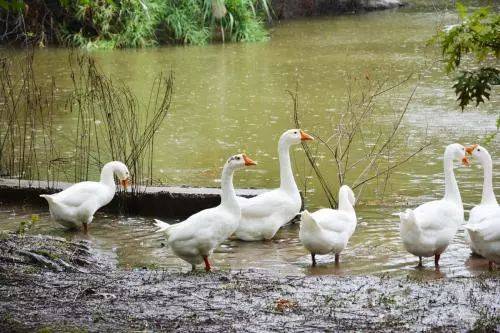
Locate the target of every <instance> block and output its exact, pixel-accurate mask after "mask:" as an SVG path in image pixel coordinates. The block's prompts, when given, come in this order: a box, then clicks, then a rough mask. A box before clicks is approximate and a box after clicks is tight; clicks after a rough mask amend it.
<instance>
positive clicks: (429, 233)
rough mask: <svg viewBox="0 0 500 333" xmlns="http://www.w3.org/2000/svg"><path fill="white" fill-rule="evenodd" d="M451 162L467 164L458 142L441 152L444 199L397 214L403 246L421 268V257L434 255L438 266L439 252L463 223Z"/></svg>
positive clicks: (460, 200)
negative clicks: (442, 156) (413, 256)
mask: <svg viewBox="0 0 500 333" xmlns="http://www.w3.org/2000/svg"><path fill="white" fill-rule="evenodd" d="M454 160H461V161H462V163H463V164H464V165H469V161H468V159H467V157H466V156H465V147H464V146H462V145H460V144H458V143H454V144H451V145H449V146H447V147H446V150H445V152H444V159H443V164H444V181H445V191H444V192H445V194H444V198H443V199H441V200H435V201H431V202H427V203H425V204H423V205H420V206H418V207H417V208H415V209H414V210H411V209H407V210H406V211H405V212H403V213H398V214H397V215H399V217H400V219H401V225H400V234H401V238H402V240H403V244H404V246H405V248H406V250H407V251H408V252H410V253H411V254H414V255H416V256H418V257H419V266H422V257H432V256H434V264H435V266H436V267H438V266H439V258H440V256H441V253H443V252H444V250H445V249H446V248H447V247H448V245H449V244H450V242H451V240H452V239H453V237H454V236H455V233H456V232H457V229H458V226H459V225H460V224H461V223H463V221H464V209H463V205H462V198H461V197H460V191H459V189H458V185H457V181H456V179H455V174H454V173H453V161H454Z"/></svg>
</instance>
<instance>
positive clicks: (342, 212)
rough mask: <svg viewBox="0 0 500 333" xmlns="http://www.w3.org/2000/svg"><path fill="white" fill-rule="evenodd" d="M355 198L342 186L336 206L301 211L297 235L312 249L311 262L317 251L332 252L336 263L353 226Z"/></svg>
mask: <svg viewBox="0 0 500 333" xmlns="http://www.w3.org/2000/svg"><path fill="white" fill-rule="evenodd" d="M354 204H355V198H354V193H353V192H352V190H351V188H350V187H349V186H347V185H343V186H342V187H340V190H339V208H338V209H337V210H335V209H330V208H323V209H320V210H318V211H316V212H314V213H309V212H308V211H307V210H305V211H303V212H302V219H301V223H300V232H299V238H300V241H301V242H302V244H303V245H304V247H305V248H306V249H307V250H308V251H309V252H311V259H312V265H313V266H316V254H328V253H335V263H336V264H338V263H339V260H340V252H342V250H343V249H344V248H345V247H346V245H347V242H348V241H349V238H351V236H352V234H353V233H354V230H355V229H356V224H357V219H356V212H355V211H354Z"/></svg>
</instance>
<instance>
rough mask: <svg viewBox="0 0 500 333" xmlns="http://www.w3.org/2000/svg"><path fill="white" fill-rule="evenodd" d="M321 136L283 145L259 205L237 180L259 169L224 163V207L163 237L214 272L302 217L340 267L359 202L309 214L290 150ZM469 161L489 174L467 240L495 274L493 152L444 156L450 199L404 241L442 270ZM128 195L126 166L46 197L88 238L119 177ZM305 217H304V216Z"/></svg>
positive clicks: (499, 248) (457, 148) (316, 247)
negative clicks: (458, 167)
mask: <svg viewBox="0 0 500 333" xmlns="http://www.w3.org/2000/svg"><path fill="white" fill-rule="evenodd" d="M307 140H313V137H312V136H311V135H309V134H307V133H306V132H304V131H303V130H301V129H291V130H288V131H286V132H284V133H283V134H282V135H281V137H280V139H279V142H278V155H279V163H280V186H279V188H276V189H274V190H271V191H268V192H265V193H263V194H260V195H258V196H255V197H253V198H243V197H239V196H237V195H236V192H235V189H234V186H233V174H234V172H235V171H236V170H239V169H243V168H246V167H249V166H253V165H256V164H257V163H256V162H254V161H253V160H252V159H251V158H250V157H248V156H247V155H245V154H237V155H234V156H231V157H230V158H229V159H228V160H227V161H226V162H225V164H224V167H223V169H222V176H221V190H222V194H221V202H220V204H219V205H218V206H217V207H214V208H209V209H205V210H202V211H200V212H198V213H196V214H194V215H192V216H190V217H189V218H187V219H186V220H184V221H182V222H180V223H176V224H168V223H165V222H163V221H160V220H155V224H156V226H157V227H158V230H157V232H162V233H164V234H165V236H166V240H167V244H168V247H169V248H170V249H171V250H172V251H173V253H174V254H175V255H177V256H178V257H179V258H181V259H183V260H184V261H186V262H188V263H190V264H191V266H192V269H193V270H194V269H195V268H196V265H199V264H201V263H204V265H205V270H206V271H210V270H211V265H210V261H209V257H210V256H211V254H212V253H213V251H214V250H215V249H216V248H217V247H218V246H219V245H220V244H221V243H222V242H224V241H225V240H227V239H228V238H230V237H234V238H236V239H239V240H242V241H263V240H271V239H272V238H273V237H274V236H275V235H276V232H277V231H278V230H279V229H280V228H281V227H282V226H284V225H285V224H287V223H289V222H290V221H291V220H292V219H294V218H295V217H296V216H300V231H299V239H300V241H301V243H302V245H303V246H304V247H305V248H306V249H307V250H308V251H309V252H310V253H311V260H312V265H313V266H315V265H316V255H324V254H330V253H332V254H334V255H335V263H336V264H338V263H339V261H340V253H341V252H342V251H343V250H344V249H345V247H346V246H347V243H348V242H349V239H350V238H351V236H352V235H353V233H354V232H355V229H356V224H357V217H356V211H355V208H354V206H355V202H356V200H355V196H354V192H353V191H352V189H351V188H350V187H349V186H347V185H342V186H341V187H340V189H339V196H338V202H339V204H338V209H336V210H335V209H329V208H323V209H320V210H318V211H315V212H312V213H311V212H309V211H307V210H304V211H303V212H300V210H301V207H302V199H301V196H300V192H299V189H298V187H297V184H296V183H295V179H294V176H293V171H292V165H291V161H290V148H291V147H292V146H294V145H297V144H300V143H301V142H303V141H307ZM467 155H469V156H472V157H473V158H474V159H476V160H477V161H478V162H479V164H481V165H482V167H483V170H484V184H483V193H482V200H481V203H480V204H479V205H477V206H475V207H474V208H473V209H472V210H471V212H470V215H469V221H468V223H466V224H465V229H466V230H467V233H466V239H467V242H468V244H469V245H470V248H471V250H472V251H473V252H474V253H476V254H479V255H481V256H483V257H484V258H486V259H487V260H488V262H489V268H490V269H492V268H493V264H494V263H500V207H499V206H498V203H497V200H496V198H495V194H494V192H493V184H492V178H493V176H492V160H491V155H490V154H489V153H488V151H487V150H486V149H485V148H484V147H481V146H479V145H477V144H475V145H472V146H469V147H464V146H462V145H460V144H458V143H454V144H450V145H449V146H447V147H446V149H445V152H444V159H443V164H444V179H445V190H444V196H443V198H442V199H440V200H435V201H430V202H426V203H423V204H422V205H420V206H418V207H416V208H415V209H407V210H406V211H404V212H401V213H397V214H394V215H397V216H399V218H400V221H401V223H400V236H401V240H402V243H403V245H404V247H405V249H406V250H407V251H408V252H409V253H411V254H413V255H415V256H417V257H418V258H419V266H422V258H423V257H434V263H435V266H436V267H438V266H439V259H440V256H441V255H442V254H443V252H445V250H446V248H447V247H448V245H449V244H450V243H451V242H452V240H453V238H454V237H455V234H456V232H457V230H458V228H459V226H460V225H461V224H463V223H464V209H463V204H462V199H461V196H460V191H459V188H458V184H457V181H456V179H455V175H454V171H453V169H454V161H460V162H462V164H464V165H469V159H468V157H467ZM115 176H116V177H117V178H118V179H119V181H120V184H121V185H122V186H123V187H124V188H126V187H127V185H128V183H129V179H130V172H129V170H128V168H127V167H126V166H125V164H123V163H122V162H118V161H113V162H109V163H107V164H106V165H104V167H103V169H102V172H101V178H100V181H99V182H90V181H87V182H81V183H77V184H74V185H72V186H71V187H69V188H67V189H65V190H64V191H61V192H59V193H56V194H52V195H41V197H43V198H45V199H46V200H47V202H48V204H49V210H50V214H51V216H52V218H53V219H54V220H55V221H57V222H58V223H60V224H62V225H63V226H65V227H68V228H76V227H79V226H80V225H81V226H82V227H83V229H84V231H85V232H87V230H88V225H89V224H90V223H91V222H92V220H93V217H94V213H95V212H96V211H97V210H98V209H99V208H101V207H103V206H104V205H106V204H108V203H109V202H110V201H111V200H112V199H113V197H114V195H115V192H116V185H115V180H114V177H115ZM299 214H300V215H299Z"/></svg>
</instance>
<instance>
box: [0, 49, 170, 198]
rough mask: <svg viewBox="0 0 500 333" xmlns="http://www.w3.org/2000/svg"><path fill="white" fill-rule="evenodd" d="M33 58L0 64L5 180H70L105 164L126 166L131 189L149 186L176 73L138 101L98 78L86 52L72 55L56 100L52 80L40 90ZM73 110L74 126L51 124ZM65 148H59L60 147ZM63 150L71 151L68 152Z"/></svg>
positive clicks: (0, 163) (0, 164) (0, 150)
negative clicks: (64, 92)
mask: <svg viewBox="0 0 500 333" xmlns="http://www.w3.org/2000/svg"><path fill="white" fill-rule="evenodd" d="M34 58H35V55H34V53H33V52H30V53H28V55H27V56H25V57H23V58H22V59H17V60H18V62H17V63H16V62H15V60H14V59H7V58H4V59H1V60H0V123H1V124H0V125H1V126H0V170H1V171H2V176H9V177H10V178H16V179H19V180H21V179H25V180H31V181H33V180H45V181H47V186H48V187H51V186H53V185H54V182H55V181H57V180H63V179H66V180H71V181H74V182H78V181H83V180H88V179H89V178H91V176H93V175H98V174H99V171H100V169H101V168H102V166H103V165H104V164H105V163H106V162H108V161H110V160H120V161H123V162H124V163H125V164H127V165H128V167H129V169H130V171H131V174H132V177H133V186H132V190H133V191H134V192H136V191H138V189H139V188H140V186H141V185H143V186H147V185H151V184H152V170H153V169H152V162H153V155H154V143H155V136H156V133H157V132H158V130H159V128H160V127H161V125H162V124H163V122H164V120H165V117H166V116H167V114H168V112H169V110H170V104H171V99H172V94H173V74H172V73H170V74H168V75H166V74H160V75H159V76H158V77H157V78H156V79H155V80H154V82H153V83H152V87H151V93H150V96H149V99H148V100H147V101H144V103H140V102H139V101H138V100H137V98H136V97H135V95H134V94H133V92H132V91H131V90H130V89H129V88H128V87H127V86H126V85H125V84H124V83H116V82H114V81H113V80H112V79H111V78H110V77H108V76H107V75H105V74H104V73H102V71H100V70H99V67H98V66H97V64H96V63H95V61H94V59H93V58H92V57H90V56H87V55H75V54H72V55H71V56H70V57H69V65H70V67H71V74H70V76H71V80H72V82H73V88H72V90H71V92H70V94H69V96H68V97H67V100H66V102H65V103H59V104H58V103H56V102H55V98H54V94H55V92H56V91H57V83H56V82H55V81H54V79H52V81H51V82H52V83H51V84H50V85H49V86H46V87H45V88H43V89H42V88H40V87H41V86H43V85H42V84H40V82H39V80H38V79H37V78H36V76H35V74H34V70H33V62H34ZM67 112H70V113H71V114H72V116H73V118H74V119H75V122H76V123H75V124H74V126H69V128H67V129H65V131H64V132H62V131H57V130H56V129H55V128H54V127H55V126H54V121H55V118H54V114H55V113H63V114H64V113H67ZM62 145H64V146H62ZM68 145H69V146H71V147H72V148H68Z"/></svg>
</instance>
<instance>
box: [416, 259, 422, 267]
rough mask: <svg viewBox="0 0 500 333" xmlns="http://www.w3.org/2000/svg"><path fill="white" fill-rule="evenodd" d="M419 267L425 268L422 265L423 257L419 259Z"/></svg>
mask: <svg viewBox="0 0 500 333" xmlns="http://www.w3.org/2000/svg"><path fill="white" fill-rule="evenodd" d="M417 267H424V265H423V264H422V257H418V266H417Z"/></svg>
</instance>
